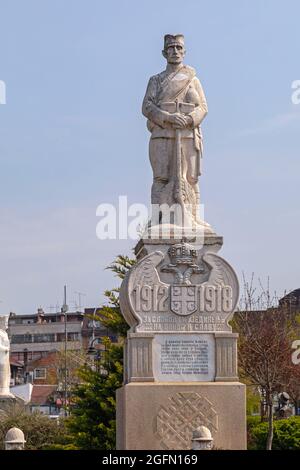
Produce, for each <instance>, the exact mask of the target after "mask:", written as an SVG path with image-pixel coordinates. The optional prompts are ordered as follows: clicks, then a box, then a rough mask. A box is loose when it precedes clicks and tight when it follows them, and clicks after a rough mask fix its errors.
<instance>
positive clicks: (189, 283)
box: [117, 233, 246, 450]
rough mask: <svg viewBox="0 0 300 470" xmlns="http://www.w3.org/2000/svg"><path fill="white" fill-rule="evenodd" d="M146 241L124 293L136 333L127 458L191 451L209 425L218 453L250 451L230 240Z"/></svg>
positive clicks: (130, 357) (124, 427)
mask: <svg viewBox="0 0 300 470" xmlns="http://www.w3.org/2000/svg"><path fill="white" fill-rule="evenodd" d="M198 241H199V237H197V240H193V239H192V238H186V237H185V238H184V239H183V240H176V239H171V238H170V239H142V240H140V242H139V243H138V244H137V246H136V249H135V254H136V257H137V261H138V262H137V264H136V265H135V266H134V267H133V268H132V269H131V270H130V271H129V272H128V273H127V275H126V277H125V279H124V281H123V283H122V286H121V291H120V306H121V311H122V314H123V316H124V318H125V319H126V321H127V323H128V324H129V325H130V330H129V331H128V333H127V339H126V343H125V349H124V385H123V387H122V388H120V389H119V390H117V449H118V450H137V449H141V450H191V449H192V436H193V432H194V431H196V429H197V428H199V426H205V427H207V428H208V429H209V431H210V432H211V434H212V437H213V439H214V448H216V449H229V450H235V449H236V450H240V449H246V387H245V385H243V384H241V383H239V381H238V370H237V340H238V335H237V334H236V333H233V332H232V329H231V326H230V324H229V320H230V319H231V318H232V314H233V312H234V311H235V308H236V306H237V302H238V295H239V285H238V279H237V277H236V274H235V272H234V270H233V269H232V267H231V266H230V265H229V264H228V263H227V261H226V260H224V259H223V258H221V257H220V256H219V255H218V254H217V253H218V251H219V250H220V248H221V247H222V243H223V239H222V237H219V236H218V235H216V234H214V233H207V234H205V236H204V238H203V243H202V244H201V243H200V244H199V243H198Z"/></svg>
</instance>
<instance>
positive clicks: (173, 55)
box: [165, 44, 185, 64]
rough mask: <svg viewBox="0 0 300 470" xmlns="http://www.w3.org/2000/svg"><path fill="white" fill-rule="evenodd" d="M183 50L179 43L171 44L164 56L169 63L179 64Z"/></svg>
mask: <svg viewBox="0 0 300 470" xmlns="http://www.w3.org/2000/svg"><path fill="white" fill-rule="evenodd" d="M184 53H185V50H184V48H183V46H181V45H180V44H173V45H172V46H169V47H168V48H167V50H166V51H165V54H166V55H165V57H166V59H167V62H168V63H169V64H181V62H182V61H183V58H184Z"/></svg>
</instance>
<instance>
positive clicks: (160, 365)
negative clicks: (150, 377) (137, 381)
mask: <svg viewBox="0 0 300 470" xmlns="http://www.w3.org/2000/svg"><path fill="white" fill-rule="evenodd" d="M153 373H154V379H155V380H157V381H159V382H209V381H213V380H214V378H215V339H214V337H213V335H211V334H201V335H192V334H157V335H155V338H154V340H153Z"/></svg>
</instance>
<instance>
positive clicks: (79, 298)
mask: <svg viewBox="0 0 300 470" xmlns="http://www.w3.org/2000/svg"><path fill="white" fill-rule="evenodd" d="M74 294H77V295H78V301H79V302H78V303H79V310H78V311H79V312H81V311H82V310H81V307H82V303H81V297H86V294H85V293H84V292H77V291H75V292H74Z"/></svg>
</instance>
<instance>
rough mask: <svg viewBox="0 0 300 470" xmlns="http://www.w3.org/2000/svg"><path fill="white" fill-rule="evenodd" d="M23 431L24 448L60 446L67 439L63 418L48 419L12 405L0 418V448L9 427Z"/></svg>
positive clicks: (39, 448) (40, 448)
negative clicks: (57, 419)
mask: <svg viewBox="0 0 300 470" xmlns="http://www.w3.org/2000/svg"><path fill="white" fill-rule="evenodd" d="M13 427H16V428H19V429H21V430H22V431H23V433H24V436H25V440H26V445H25V449H26V450H45V449H50V448H52V447H53V446H56V445H57V446H59V445H60V446H61V445H62V443H65V442H66V441H67V436H66V429H65V426H64V420H63V419H59V421H56V420H52V419H49V417H48V416H45V415H43V414H42V413H39V412H34V413H28V412H27V411H26V410H25V409H24V408H23V409H22V408H21V407H14V408H12V409H11V410H10V411H9V412H8V413H6V414H5V415H4V416H1V419H0V449H3V448H4V438H5V435H6V433H7V431H8V430H9V429H10V428H13Z"/></svg>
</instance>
